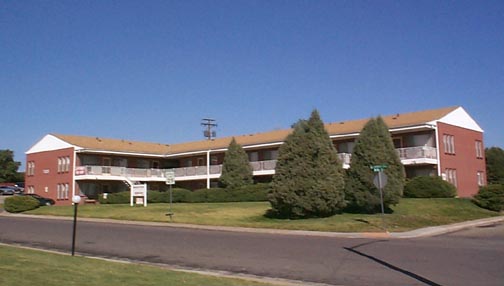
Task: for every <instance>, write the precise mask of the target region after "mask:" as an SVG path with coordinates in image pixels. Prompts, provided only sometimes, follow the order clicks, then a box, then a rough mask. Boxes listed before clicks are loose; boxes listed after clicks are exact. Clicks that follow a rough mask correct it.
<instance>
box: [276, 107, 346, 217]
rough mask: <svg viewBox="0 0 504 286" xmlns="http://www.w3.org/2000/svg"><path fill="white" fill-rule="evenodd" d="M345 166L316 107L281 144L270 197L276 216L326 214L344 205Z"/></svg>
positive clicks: (330, 213)
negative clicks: (307, 118)
mask: <svg viewBox="0 0 504 286" xmlns="http://www.w3.org/2000/svg"><path fill="white" fill-rule="evenodd" d="M342 171H343V169H342V166H341V163H340V162H339V160H338V156H337V153H336V150H335V149H334V146H333V144H332V142H331V140H330V138H329V135H328V133H327V131H326V130H325V128H324V124H323V122H322V120H321V119H320V115H319V113H318V111H317V110H314V111H313V112H312V114H311V117H310V119H309V120H308V121H306V120H300V121H299V122H298V123H296V124H295V125H294V130H293V132H292V133H291V134H290V135H289V136H288V137H287V139H286V141H285V143H284V144H283V145H282V146H281V147H280V150H279V155H278V160H277V165H276V168H275V175H274V177H273V181H272V184H271V191H270V194H269V196H268V199H269V201H270V203H271V206H272V211H273V213H274V214H275V215H277V216H281V217H289V218H301V217H324V216H329V215H333V214H335V213H338V212H340V211H341V210H342V208H343V207H344V203H345V201H344V179H343V172H342Z"/></svg>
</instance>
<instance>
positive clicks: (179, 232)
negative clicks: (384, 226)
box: [0, 216, 504, 286]
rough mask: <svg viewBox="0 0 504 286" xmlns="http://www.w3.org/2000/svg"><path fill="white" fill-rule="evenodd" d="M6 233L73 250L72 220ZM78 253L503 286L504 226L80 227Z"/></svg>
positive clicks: (357, 281)
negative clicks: (388, 234) (401, 234)
mask: <svg viewBox="0 0 504 286" xmlns="http://www.w3.org/2000/svg"><path fill="white" fill-rule="evenodd" d="M0 229H1V233H0V242H2V243H17V244H21V245H27V246H32V247H38V248H45V249H55V250H60V251H65V252H70V248H71V235H72V222H71V221H68V220H48V219H38V218H37V219H33V218H19V217H8V216H0ZM76 252H77V253H78V254H82V255H93V256H101V257H107V258H119V259H130V260H136V261H147V262H154V263H163V264H168V265H175V266H181V267H187V268H195V269H206V270H221V271H229V272H234V273H244V274H253V275H258V276H267V277H278V278H285V279H292V280H300V281H306V282H319V283H326V284H332V285H384V286H385V285H387V286H388V285H503V282H504V271H502V270H503V269H504V259H502V257H504V224H495V225H491V226H485V227H478V228H472V229H468V230H463V231H459V232H456V233H451V234H447V235H443V236H437V237H430V238H421V239H355V238H353V239H349V238H329V237H314V236H295V235H275V234H256V233H239V232H226V231H211V230H197V229H183V228H174V227H159V226H142V225H124V224H116V223H94V222H79V223H78V227H77V241H76ZM146 279H148V277H146Z"/></svg>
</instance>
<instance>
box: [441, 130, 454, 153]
mask: <svg viewBox="0 0 504 286" xmlns="http://www.w3.org/2000/svg"><path fill="white" fill-rule="evenodd" d="M443 147H444V152H445V154H452V155H454V154H455V136H453V135H448V134H444V135H443Z"/></svg>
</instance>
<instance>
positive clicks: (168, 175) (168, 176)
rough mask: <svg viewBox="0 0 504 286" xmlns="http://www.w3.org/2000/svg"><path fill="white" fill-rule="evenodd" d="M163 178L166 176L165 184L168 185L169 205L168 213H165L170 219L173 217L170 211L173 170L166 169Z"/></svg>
mask: <svg viewBox="0 0 504 286" xmlns="http://www.w3.org/2000/svg"><path fill="white" fill-rule="evenodd" d="M165 178H166V184H167V185H168V187H169V189H170V207H169V209H168V213H167V214H166V215H167V216H169V217H170V220H172V219H173V212H172V201H173V192H172V185H175V172H174V171H172V170H169V171H166V172H165Z"/></svg>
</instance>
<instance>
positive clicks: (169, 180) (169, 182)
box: [165, 170, 175, 185]
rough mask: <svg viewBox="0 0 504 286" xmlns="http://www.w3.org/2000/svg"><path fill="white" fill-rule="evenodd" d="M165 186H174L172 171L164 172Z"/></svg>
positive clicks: (173, 173)
mask: <svg viewBox="0 0 504 286" xmlns="http://www.w3.org/2000/svg"><path fill="white" fill-rule="evenodd" d="M165 178H166V184H167V185H174V184H175V172H174V171H172V170H169V171H166V172H165Z"/></svg>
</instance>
